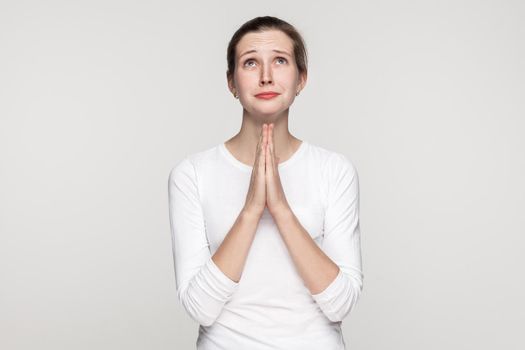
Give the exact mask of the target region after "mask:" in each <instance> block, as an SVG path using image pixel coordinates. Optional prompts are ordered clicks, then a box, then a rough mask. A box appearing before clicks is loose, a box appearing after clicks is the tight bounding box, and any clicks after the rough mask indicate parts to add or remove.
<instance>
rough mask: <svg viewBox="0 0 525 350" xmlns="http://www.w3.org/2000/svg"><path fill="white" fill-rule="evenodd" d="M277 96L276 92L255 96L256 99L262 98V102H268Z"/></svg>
mask: <svg viewBox="0 0 525 350" xmlns="http://www.w3.org/2000/svg"><path fill="white" fill-rule="evenodd" d="M278 95H279V94H278V93H276V92H263V93H261V94H257V95H255V97H257V98H262V99H264V100H269V99H271V98H274V97H275V96H278Z"/></svg>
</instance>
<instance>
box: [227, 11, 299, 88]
mask: <svg viewBox="0 0 525 350" xmlns="http://www.w3.org/2000/svg"><path fill="white" fill-rule="evenodd" d="M270 29H276V30H280V31H282V32H283V33H285V34H286V35H288V37H289V38H290V39H292V41H293V53H294V57H295V63H296V65H297V67H298V69H299V74H301V73H307V72H308V57H307V52H306V45H305V43H304V40H303V38H302V36H301V34H299V32H298V31H297V30H296V29H295V27H294V26H292V25H291V24H290V23H288V22H285V21H283V20H282V19H279V18H277V17H272V16H263V17H255V18H254V19H251V20H249V21H248V22H246V23H244V24H243V25H242V26H241V27H240V28H239V29H237V31H236V32H235V33H234V34H233V36H232V38H231V40H230V43H229V44H228V50H227V56H226V60H227V62H228V70H227V71H226V76H227V78H228V80H230V79H233V72H235V57H236V54H237V44H238V43H239V41H241V39H242V37H243V36H244V35H245V34H247V33H250V32H262V31H264V30H270Z"/></svg>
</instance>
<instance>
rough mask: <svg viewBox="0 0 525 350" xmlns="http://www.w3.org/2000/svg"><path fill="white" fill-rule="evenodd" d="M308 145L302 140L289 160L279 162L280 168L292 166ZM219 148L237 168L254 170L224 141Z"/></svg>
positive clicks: (247, 170)
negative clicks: (235, 154)
mask: <svg viewBox="0 0 525 350" xmlns="http://www.w3.org/2000/svg"><path fill="white" fill-rule="evenodd" d="M307 145H308V142H306V141H304V140H302V141H301V144H300V145H299V148H298V149H297V150H296V151H295V152H294V153H293V154H292V156H291V157H290V158H288V159H287V160H285V161H284V162H281V163H279V165H278V166H279V170H281V169H284V168H286V167H288V166H290V164H292V163H293V162H295V160H296V159H297V158H298V157H299V156H300V155H301V154H302V153H303V152H304V151H305V149H306V147H307ZM219 149H220V151H221V153H222V154H223V155H224V156H225V158H226V159H227V160H228V161H229V162H230V163H232V164H233V165H234V166H236V167H237V168H239V169H241V170H243V171H246V172H251V171H252V169H253V166H250V165H248V164H244V163H243V162H241V161H240V160H238V159H237V158H235V157H234V156H233V154H231V152H230V151H229V150H228V148H227V147H226V144H225V143H224V142H222V143H220V144H219Z"/></svg>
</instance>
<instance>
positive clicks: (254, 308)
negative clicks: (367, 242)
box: [168, 16, 363, 350]
mask: <svg viewBox="0 0 525 350" xmlns="http://www.w3.org/2000/svg"><path fill="white" fill-rule="evenodd" d="M227 61H228V70H227V81H228V86H229V89H230V91H231V92H232V93H233V95H234V96H235V98H238V99H239V101H240V103H241V105H242V107H243V114H242V125H241V129H240V131H239V132H238V133H237V134H236V135H235V136H233V137H232V138H230V139H229V140H228V141H226V142H224V143H221V144H219V145H217V146H215V147H213V148H210V149H207V150H205V151H200V152H197V153H194V154H192V155H189V156H187V157H186V158H184V159H183V160H181V161H179V163H178V164H176V166H175V167H174V168H173V169H172V170H171V172H170V175H169V186H168V190H169V191H168V192H169V213H170V225H171V234H172V242H173V257H174V264H175V275H176V286H177V295H178V298H179V300H180V302H181V303H182V305H183V307H184V309H185V310H186V311H187V312H188V314H189V315H190V316H191V317H192V318H193V319H194V320H195V321H197V322H198V323H199V324H200V327H199V337H198V339H197V349H206V350H212V349H213V350H218V349H224V350H232V349H250V350H253V349H287V350H291V349H301V350H308V349H312V350H313V349H315V350H319V349H326V350H336V349H345V341H344V339H343V335H342V332H341V321H342V320H343V318H344V317H345V316H346V315H347V314H348V313H349V312H350V311H351V309H352V308H353V306H354V305H355V304H356V303H357V300H358V298H359V296H360V294H361V291H362V288H363V287H362V286H363V273H362V268H361V249H360V228H359V182H358V174H357V171H356V168H355V166H354V165H353V163H352V162H351V161H349V160H348V158H347V157H346V156H344V155H343V154H342V153H338V152H334V151H330V150H327V149H325V148H322V147H320V146H315V145H313V144H310V143H308V142H306V141H304V140H300V139H298V138H296V137H295V136H293V135H292V134H291V133H290V132H289V130H288V114H289V108H290V106H291V105H292V103H293V101H294V99H295V97H296V96H297V95H299V93H300V91H301V90H302V89H303V88H304V86H305V84H306V78H307V63H306V62H307V57H306V49H305V46H304V41H303V39H302V37H301V36H300V34H299V33H298V32H297V30H296V29H295V28H294V27H293V26H292V25H290V24H289V23H287V22H285V21H283V20H280V19H278V18H275V17H270V16H266V17H257V18H254V19H252V20H250V21H248V22H246V23H245V24H244V25H242V26H241V27H240V28H239V29H238V30H237V32H236V33H235V34H234V35H233V37H232V39H231V41H230V44H229V46H228V52H227Z"/></svg>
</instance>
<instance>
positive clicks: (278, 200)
mask: <svg viewBox="0 0 525 350" xmlns="http://www.w3.org/2000/svg"><path fill="white" fill-rule="evenodd" d="M273 127H274V125H273V123H271V124H270V125H269V126H268V128H267V129H266V130H267V131H266V132H267V133H268V135H267V138H266V140H267V141H268V146H267V147H268V148H267V152H266V173H265V176H266V206H267V207H268V211H269V212H270V214H272V215H273V216H275V214H277V213H281V212H283V211H285V210H287V209H289V208H290V206H289V205H288V201H287V200H286V196H285V194H284V191H283V186H282V184H281V178H280V177H279V168H278V165H279V158H278V157H276V156H275V152H274V143H273V141H274V138H273Z"/></svg>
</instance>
